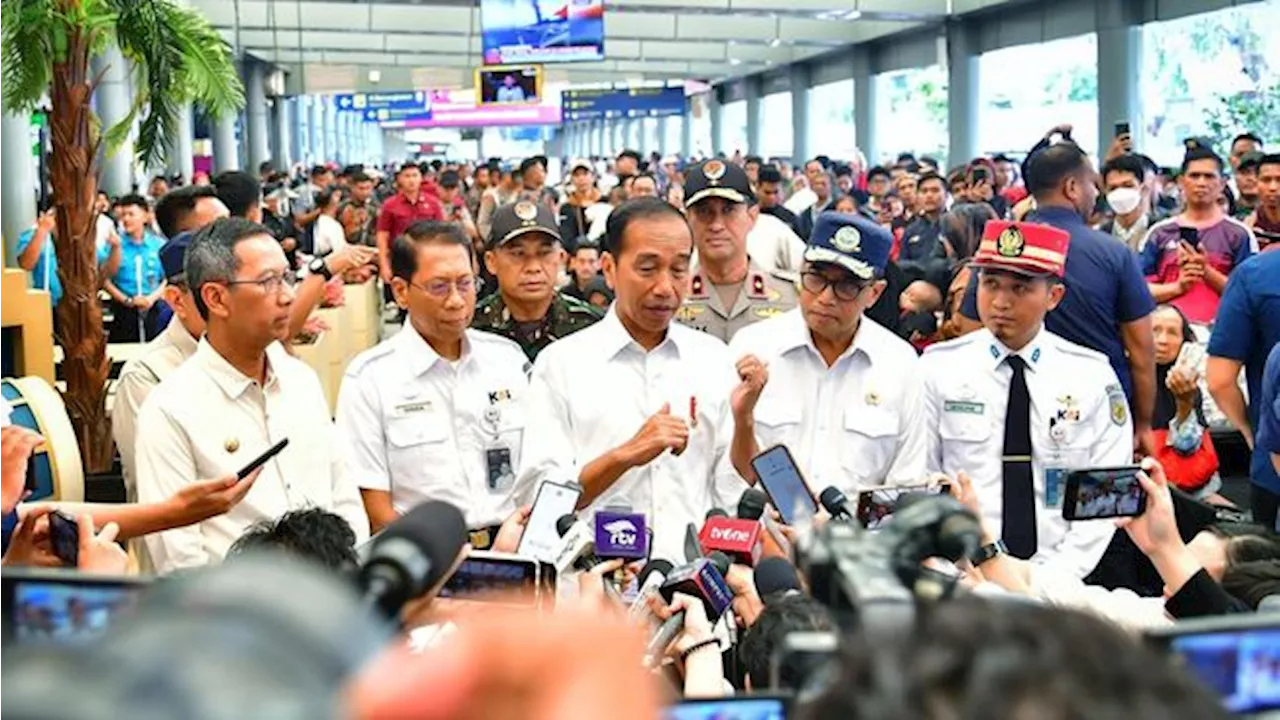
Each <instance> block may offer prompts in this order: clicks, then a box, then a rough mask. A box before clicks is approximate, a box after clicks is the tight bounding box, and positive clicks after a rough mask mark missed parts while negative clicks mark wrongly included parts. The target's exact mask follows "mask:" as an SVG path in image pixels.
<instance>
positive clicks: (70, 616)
mask: <svg viewBox="0 0 1280 720" xmlns="http://www.w3.org/2000/svg"><path fill="white" fill-rule="evenodd" d="M150 583H151V581H150V580H149V579H148V578H145V577H107V576H98V575H83V574H80V573H76V572H71V571H67V570H47V569H35V568H5V570H4V574H3V576H2V577H0V586H2V587H0V597H2V600H0V603H2V604H3V610H2V611H0V617H3V629H2V630H0V633H3V637H4V640H5V642H8V641H10V640H13V641H15V642H18V643H53V644H75V643H83V642H88V641H91V640H95V639H97V638H98V637H100V636H101V635H102V634H103V633H104V632H106V631H107V629H108V628H110V627H111V625H112V624H114V623H115V622H117V621H118V620H119V619H120V618H121V617H123V616H125V615H127V614H128V613H129V612H131V611H132V610H133V608H134V606H135V605H136V603H137V601H138V597H139V595H140V594H141V592H142V591H143V590H145V589H146V588H147V587H148V586H149V585H150Z"/></svg>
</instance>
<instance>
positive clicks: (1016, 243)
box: [996, 225, 1027, 258]
mask: <svg viewBox="0 0 1280 720" xmlns="http://www.w3.org/2000/svg"><path fill="white" fill-rule="evenodd" d="M1026 246H1027V239H1026V238H1024V237H1022V231H1021V230H1019V229H1018V226H1017V225H1011V226H1009V227H1007V228H1005V230H1004V232H1002V233H1000V237H999V238H997V239H996V252H998V253H1000V254H1001V255H1003V256H1004V257H1010V258H1011V257H1021V255H1022V250H1023V249H1024V248H1025V247H1026Z"/></svg>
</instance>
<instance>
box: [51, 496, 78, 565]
mask: <svg viewBox="0 0 1280 720" xmlns="http://www.w3.org/2000/svg"><path fill="white" fill-rule="evenodd" d="M48 518H49V544H50V545H52V546H53V554H54V555H57V556H58V559H59V560H61V561H62V562H63V563H65V564H66V565H67V566H69V567H76V566H77V565H79V564H80V523H79V522H77V521H76V519H75V518H74V517H72V516H71V515H68V514H67V513H65V512H63V511H61V510H54V511H53V512H51V513H49V515H48Z"/></svg>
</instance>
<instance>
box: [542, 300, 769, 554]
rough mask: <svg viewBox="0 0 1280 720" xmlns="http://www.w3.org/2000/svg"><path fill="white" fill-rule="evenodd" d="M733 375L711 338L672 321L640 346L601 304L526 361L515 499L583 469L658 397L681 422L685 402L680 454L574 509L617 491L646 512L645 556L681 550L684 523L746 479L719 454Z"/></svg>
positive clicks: (727, 433) (617, 442)
mask: <svg viewBox="0 0 1280 720" xmlns="http://www.w3.org/2000/svg"><path fill="white" fill-rule="evenodd" d="M736 379H737V375H736V374H735V373H734V369H733V363H732V361H731V360H730V359H729V353H728V350H727V348H726V347H725V345H724V343H722V342H720V341H719V340H717V339H716V338H714V337H711V336H710V335H707V334H705V333H701V332H698V331H697V330H692V329H690V328H687V327H684V326H682V325H679V324H677V323H672V325H671V327H670V328H669V329H668V330H667V337H666V339H665V340H664V341H663V342H662V344H661V345H659V346H658V347H656V348H654V349H653V350H651V351H649V352H645V350H644V349H643V348H641V347H640V346H639V345H638V344H637V343H636V342H635V341H634V340H633V339H632V338H631V335H630V334H629V333H628V332H627V331H626V329H625V328H624V327H623V326H622V322H621V321H620V320H619V319H618V316H617V314H616V312H615V311H614V310H612V309H611V310H610V311H609V313H608V314H607V315H605V316H604V318H603V319H602V320H600V321H599V322H597V323H596V324H594V325H592V326H591V327H589V328H586V329H584V330H579V331H578V332H576V333H574V334H572V335H570V336H568V337H565V338H561V339H560V340H557V341H555V342H554V343H551V345H549V346H547V348H546V349H544V350H543V351H542V352H541V353H539V355H538V359H537V361H536V362H535V363H534V366H533V376H532V378H531V379H530V381H529V404H528V409H529V417H530V418H534V419H535V420H533V421H532V422H530V424H529V428H528V431H527V433H526V439H525V445H524V447H525V457H524V466H523V468H524V469H523V471H522V472H521V474H520V479H519V481H518V483H517V484H518V486H519V495H520V497H521V499H522V500H524V501H526V502H527V501H530V500H531V499H532V498H533V494H534V492H535V491H536V489H537V486H538V484H539V483H540V482H541V481H543V480H552V481H556V482H564V481H566V480H577V479H578V477H579V474H580V472H581V470H582V468H583V467H585V466H586V465H587V464H588V463H590V462H591V461H592V460H595V459H596V458H598V457H600V456H601V455H604V454H605V453H606V452H608V451H610V450H613V449H615V448H617V447H619V446H621V445H623V444H624V443H626V442H627V441H628V440H630V439H631V438H632V437H633V436H634V435H635V434H636V432H637V431H639V430H640V427H641V426H642V425H644V422H645V420H647V419H648V418H649V416H651V415H653V414H654V413H656V412H658V411H659V410H660V409H661V408H662V405H663V404H664V403H670V404H671V414H672V415H675V416H678V417H682V418H684V419H685V421H686V422H688V421H689V416H690V412H689V411H690V406H691V405H694V406H696V416H697V422H696V424H694V423H691V424H690V425H691V426H690V428H689V443H688V446H687V447H686V448H685V450H684V452H683V453H681V454H680V455H679V456H676V455H673V454H671V453H670V452H664V453H663V454H661V455H659V456H658V457H657V458H655V459H654V460H653V461H652V462H650V463H649V464H648V465H645V466H643V467H638V468H632V469H630V470H628V471H627V472H625V473H623V474H622V476H621V477H619V478H618V480H617V481H616V482H615V483H613V485H611V486H610V487H609V489H608V490H606V491H605V492H604V493H602V494H601V495H600V496H599V497H598V498H596V499H595V501H594V502H593V503H592V504H591V505H590V506H589V507H588V508H587V509H585V510H584V511H583V512H582V516H583V517H584V518H589V517H590V516H591V514H592V513H593V511H594V510H595V509H598V508H601V507H604V506H606V505H608V504H609V503H610V501H615V500H621V499H625V500H626V501H627V502H629V503H630V505H631V507H632V508H633V509H634V510H635V511H636V512H642V513H644V514H645V515H646V516H647V517H648V521H649V525H650V527H652V529H653V531H654V543H653V546H652V547H651V552H652V556H653V557H662V558H669V559H674V560H678V559H680V558H683V557H684V550H683V539H684V531H685V526H686V525H687V524H688V523H694V524H696V525H698V526H701V525H702V522H703V519H704V518H705V516H706V512H707V510H710V509H711V508H712V507H714V506H717V505H719V506H722V507H729V506H731V505H732V504H734V503H736V502H737V500H738V496H739V495H741V494H742V491H743V490H745V489H746V487H747V486H746V483H745V482H744V481H743V480H742V478H741V477H739V476H738V474H737V473H736V472H735V471H734V470H733V466H732V464H731V463H730V462H729V453H728V449H729V443H730V441H731V440H732V439H733V420H732V415H731V413H730V411H729V393H730V391H731V390H732V387H733V385H734V384H735V383H736ZM691 398H692V399H693V400H692V402H691Z"/></svg>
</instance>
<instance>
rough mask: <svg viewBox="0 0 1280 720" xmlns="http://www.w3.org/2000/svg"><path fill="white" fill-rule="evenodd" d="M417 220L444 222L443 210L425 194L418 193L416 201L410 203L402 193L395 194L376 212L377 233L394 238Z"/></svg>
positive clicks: (424, 191) (423, 191)
mask: <svg viewBox="0 0 1280 720" xmlns="http://www.w3.org/2000/svg"><path fill="white" fill-rule="evenodd" d="M419 220H444V208H443V207H441V206H440V201H439V200H437V199H436V198H435V197H433V196H432V195H430V194H429V193H427V192H426V190H425V188H424V189H423V190H420V191H419V192H418V199H417V201H411V200H409V198H407V197H405V196H404V193H396V194H395V195H394V196H393V197H392V198H391V199H389V200H387V201H386V202H385V203H383V204H382V209H381V210H379V211H378V232H386V233H388V234H390V236H391V237H392V238H393V239H394V238H398V237H400V236H401V235H403V234H404V231H405V230H408V229H409V226H410V225H412V224H414V223H416V222H418V221H419Z"/></svg>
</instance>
